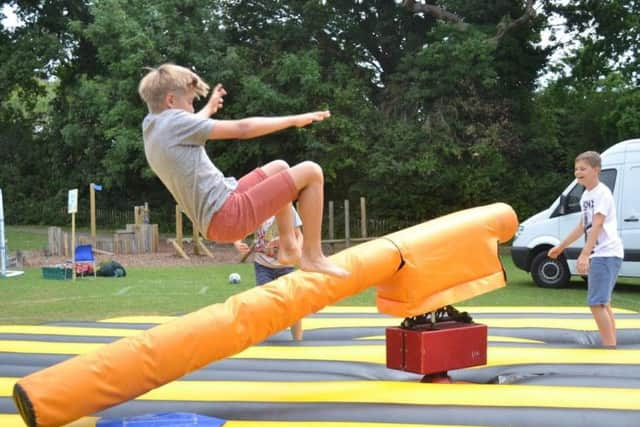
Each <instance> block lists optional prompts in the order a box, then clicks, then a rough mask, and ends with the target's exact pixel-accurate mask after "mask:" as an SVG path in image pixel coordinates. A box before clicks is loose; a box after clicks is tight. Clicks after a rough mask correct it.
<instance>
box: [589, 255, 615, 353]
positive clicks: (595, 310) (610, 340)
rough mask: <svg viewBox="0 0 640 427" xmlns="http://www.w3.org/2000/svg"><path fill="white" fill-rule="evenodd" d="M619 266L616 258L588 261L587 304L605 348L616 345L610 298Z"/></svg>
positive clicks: (600, 258) (595, 258) (597, 258)
mask: <svg viewBox="0 0 640 427" xmlns="http://www.w3.org/2000/svg"><path fill="white" fill-rule="evenodd" d="M620 265H621V260H620V259H619V258H616V257H592V258H591V259H590V260H589V278H588V290H587V302H588V304H589V307H590V309H591V313H592V314H593V318H594V320H595V321H596V324H597V325H598V330H599V331H600V337H601V338H602V345H603V346H605V347H615V345H616V322H615V317H614V316H613V310H612V309H611V296H612V294H613V288H614V287H615V285H616V278H617V276H618V271H619V270H620Z"/></svg>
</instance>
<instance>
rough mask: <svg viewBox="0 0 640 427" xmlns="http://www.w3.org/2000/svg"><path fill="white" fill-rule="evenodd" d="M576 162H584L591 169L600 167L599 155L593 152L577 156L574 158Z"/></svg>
mask: <svg viewBox="0 0 640 427" xmlns="http://www.w3.org/2000/svg"><path fill="white" fill-rule="evenodd" d="M577 162H585V163H586V164H588V165H589V166H591V167H592V168H599V167H602V159H601V158H600V154H599V153H597V152H595V151H585V152H584V153H580V154H578V156H577V157H576V163H577Z"/></svg>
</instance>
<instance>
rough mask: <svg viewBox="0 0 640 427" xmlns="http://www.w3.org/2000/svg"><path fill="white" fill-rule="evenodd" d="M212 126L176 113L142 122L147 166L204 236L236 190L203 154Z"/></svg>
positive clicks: (234, 183)
mask: <svg viewBox="0 0 640 427" xmlns="http://www.w3.org/2000/svg"><path fill="white" fill-rule="evenodd" d="M213 126H214V121H213V120H211V119H205V118H202V117H198V116H197V115H195V114H193V113H189V112H187V111H184V110H179V109H168V110H164V111H163V112H161V113H160V114H153V113H149V114H148V115H147V116H146V117H145V118H144V120H143V122H142V138H143V140H144V153H145V155H146V157H147V162H149V165H150V166H151V169H153V171H154V172H155V173H156V175H158V177H159V178H160V180H161V181H162V183H163V184H164V185H165V186H166V187H167V189H168V190H169V192H170V193H171V194H172V195H173V198H174V199H176V202H178V204H179V205H180V206H182V209H184V212H185V213H186V214H187V216H188V217H189V219H191V221H192V222H193V224H194V225H195V226H196V227H198V228H199V229H200V232H201V233H202V234H204V235H205V236H206V233H207V229H208V227H209V223H210V222H211V217H212V216H213V214H214V213H215V212H216V211H217V210H219V209H220V208H221V207H222V204H223V203H224V202H225V200H227V197H229V194H230V193H231V192H232V191H233V190H235V188H236V187H237V186H238V182H237V181H236V179H235V178H231V177H227V178H225V176H224V175H223V174H222V172H220V170H219V169H218V168H217V167H216V166H215V165H214V164H213V163H212V162H211V159H209V156H208V155H207V152H206V151H205V148H204V145H205V143H206V142H207V139H208V137H209V134H210V133H211V129H212V128H213Z"/></svg>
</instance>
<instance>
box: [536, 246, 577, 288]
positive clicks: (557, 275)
mask: <svg viewBox="0 0 640 427" xmlns="http://www.w3.org/2000/svg"><path fill="white" fill-rule="evenodd" d="M570 276H571V274H570V273H569V266H568V265H567V261H565V259H564V257H558V258H557V259H551V258H549V257H548V256H547V253H546V252H540V253H539V254H538V255H536V256H535V257H534V258H533V261H531V277H532V278H533V281H534V282H536V285H538V286H540V287H541V288H554V289H557V288H564V287H565V286H567V285H568V284H569V277H570Z"/></svg>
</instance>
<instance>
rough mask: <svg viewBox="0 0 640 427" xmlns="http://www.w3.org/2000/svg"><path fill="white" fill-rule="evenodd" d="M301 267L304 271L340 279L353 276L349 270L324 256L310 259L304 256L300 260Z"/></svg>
mask: <svg viewBox="0 0 640 427" xmlns="http://www.w3.org/2000/svg"><path fill="white" fill-rule="evenodd" d="M299 266H300V270H302V271H307V272H310V273H324V274H328V275H329V276H334V277H340V278H344V277H348V276H349V274H351V273H349V272H348V271H347V270H345V269H343V268H341V267H338V266H337V265H335V264H334V263H332V262H331V261H329V259H328V258H326V257H324V256H320V257H315V258H309V257H305V256H304V255H303V256H302V258H300V265H299Z"/></svg>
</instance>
